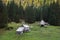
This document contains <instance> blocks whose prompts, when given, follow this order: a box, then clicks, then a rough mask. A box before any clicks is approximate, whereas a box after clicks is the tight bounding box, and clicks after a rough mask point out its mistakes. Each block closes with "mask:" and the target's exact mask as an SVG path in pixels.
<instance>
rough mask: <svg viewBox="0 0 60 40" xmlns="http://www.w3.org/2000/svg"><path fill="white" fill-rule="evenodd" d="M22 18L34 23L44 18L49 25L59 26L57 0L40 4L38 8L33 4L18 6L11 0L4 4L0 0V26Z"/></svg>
mask: <svg viewBox="0 0 60 40" xmlns="http://www.w3.org/2000/svg"><path fill="white" fill-rule="evenodd" d="M21 19H23V20H24V21H25V22H27V23H34V22H35V21H40V20H41V19H44V20H45V21H46V22H48V23H49V24H51V25H57V26H60V5H59V3H58V1H57V2H56V3H55V2H53V3H51V4H50V5H44V6H40V7H38V8H36V7H34V6H33V5H31V6H29V5H28V6H27V7H26V8H25V9H23V6H22V5H21V3H20V5H19V6H18V5H17V4H15V3H14V1H11V2H10V3H8V5H7V6H6V5H5V4H3V3H2V1H0V28H1V27H5V26H7V23H8V22H16V23H18V22H20V21H21Z"/></svg>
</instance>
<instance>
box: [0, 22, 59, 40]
mask: <svg viewBox="0 0 60 40" xmlns="http://www.w3.org/2000/svg"><path fill="white" fill-rule="evenodd" d="M20 25H21V24H20V23H14V22H12V23H9V24H8V26H9V27H13V28H14V29H13V30H5V29H0V40H60V27H59V26H46V27H47V28H45V27H40V26H39V25H38V24H37V23H33V24H29V25H30V26H31V27H30V32H27V33H23V34H22V35H17V34H16V29H17V28H18V27H19V26H20Z"/></svg>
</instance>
